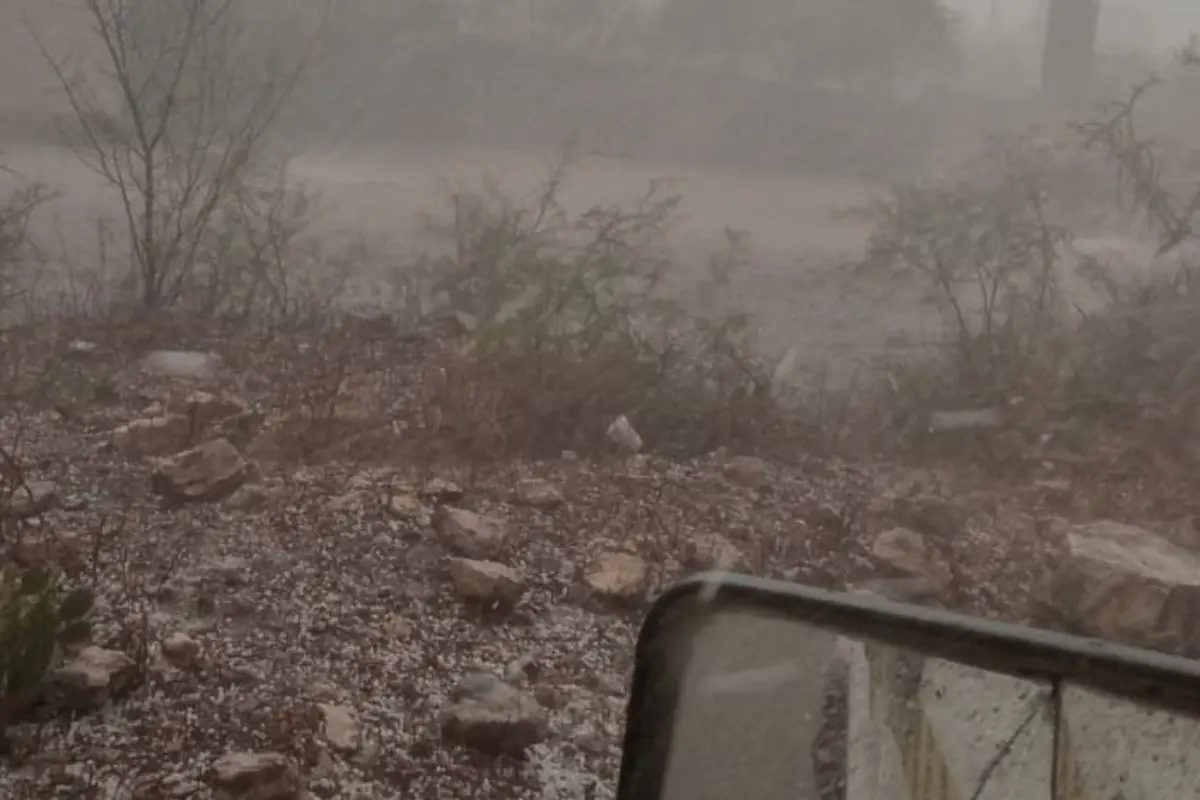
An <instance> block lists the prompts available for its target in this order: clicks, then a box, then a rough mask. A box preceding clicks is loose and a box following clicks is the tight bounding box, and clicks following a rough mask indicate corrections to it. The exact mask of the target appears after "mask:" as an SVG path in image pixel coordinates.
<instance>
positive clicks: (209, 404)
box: [185, 391, 250, 435]
mask: <svg viewBox="0 0 1200 800" xmlns="http://www.w3.org/2000/svg"><path fill="white" fill-rule="evenodd" d="M185 407H186V409H187V417H188V420H189V422H190V423H191V428H192V431H193V432H194V435H202V433H203V432H204V431H208V430H209V429H211V428H212V427H213V426H214V425H216V424H218V423H220V422H223V421H225V420H227V419H229V418H231V417H237V416H240V415H242V414H245V413H246V412H248V411H249V410H250V407H249V406H248V405H247V404H246V403H245V402H244V401H242V400H240V399H238V398H235V397H224V396H220V397H219V396H217V395H215V394H211V393H210V392H200V391H196V392H192V393H191V394H190V395H188V397H187V400H186V401H185Z"/></svg>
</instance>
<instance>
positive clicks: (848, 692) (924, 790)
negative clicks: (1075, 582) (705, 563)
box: [618, 574, 1200, 800]
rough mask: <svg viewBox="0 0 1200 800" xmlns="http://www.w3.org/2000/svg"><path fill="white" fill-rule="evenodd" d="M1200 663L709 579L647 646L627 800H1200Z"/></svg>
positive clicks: (925, 612) (801, 590)
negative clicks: (1192, 755) (1176, 799)
mask: <svg viewBox="0 0 1200 800" xmlns="http://www.w3.org/2000/svg"><path fill="white" fill-rule="evenodd" d="M1197 709H1200V664H1198V663H1196V662H1192V661H1189V660H1185V659H1179V658H1172V657H1168V656H1162V655H1159V654H1156V653H1150V652H1147V651H1141V650H1133V649H1130V648H1120V647H1114V646H1108V645H1104V644H1101V643H1098V642H1094V641H1091V640H1087V639H1080V638H1078V637H1070V636H1062V635H1058V634H1052V633H1048V632H1045V631H1038V630H1034V629H1030V628H1023V627H1020V626H1014V625H1002V624H999V623H992V622H987V621H984V620H979V619H974V618H971V617H966V616H962V615H957V614H952V613H949V612H946V611H942V610H938V609H931V608H926V607H921V606H916V605H912V604H907V603H900V602H895V601H891V600H888V599H885V598H882V597H879V596H874V595H870V594H851V593H833V592H824V591H821V590H816V589H809V588H805V587H801V586H798V585H794V584H788V583H781V582H772V581H762V580H756V579H752V578H744V577H739V576H730V575H720V574H708V575H704V576H699V577H697V578H695V579H692V580H689V581H686V582H684V583H683V584H681V585H679V586H677V587H675V588H674V589H672V590H671V591H669V592H667V594H666V595H664V597H663V598H661V599H660V600H659V601H658V602H657V603H656V604H655V606H654V608H653V610H652V611H651V613H650V615H649V617H648V618H647V620H646V623H645V624H644V626H643V629H642V634H641V637H640V639H639V644H638V653H637V665H636V670H635V676H634V692H633V697H632V700H631V703H630V707H629V718H628V720H627V731H626V740H625V752H624V756H623V763H622V770H621V785H620V787H619V793H618V798H619V800H708V798H712V800H717V798H722V799H723V800H724V799H725V798H729V797H737V798H739V800H777V799H778V798H796V799H797V800H808V798H814V799H816V800H835V799H836V800H842V799H843V798H845V800H892V799H893V798H894V799H895V800H926V799H927V798H928V799H929V800H934V799H935V798H936V799H938V800H941V799H943V798H944V799H945V800H986V798H1001V797H1004V798H1007V797H1021V798H1046V799H1047V800H1086V799H1088V798H1097V799H1098V800H1112V798H1114V797H1121V798H1123V799H1124V800H1140V798H1146V800H1150V798H1168V797H1170V798H1174V797H1200V759H1195V758H1192V759H1189V758H1188V754H1189V753H1196V752H1200V718H1198V717H1197V716H1195V715H1196V711H1197Z"/></svg>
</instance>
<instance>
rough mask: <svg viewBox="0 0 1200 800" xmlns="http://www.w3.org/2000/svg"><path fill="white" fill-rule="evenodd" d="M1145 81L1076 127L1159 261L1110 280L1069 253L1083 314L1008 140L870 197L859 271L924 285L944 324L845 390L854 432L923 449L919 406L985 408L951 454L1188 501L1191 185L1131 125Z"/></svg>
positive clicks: (1115, 495)
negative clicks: (919, 346) (1103, 161)
mask: <svg viewBox="0 0 1200 800" xmlns="http://www.w3.org/2000/svg"><path fill="white" fill-rule="evenodd" d="M1155 85H1156V83H1155V81H1150V82H1148V83H1146V84H1144V85H1141V86H1139V87H1137V88H1135V90H1134V91H1133V92H1132V94H1131V95H1130V97H1128V98H1127V99H1126V100H1124V101H1123V102H1120V103H1116V104H1114V105H1113V107H1112V110H1111V113H1110V114H1108V115H1107V116H1105V117H1103V118H1101V119H1098V120H1095V121H1092V122H1088V123H1085V124H1081V125H1077V126H1075V130H1076V132H1077V133H1079V134H1082V135H1083V143H1084V144H1085V145H1086V146H1088V147H1090V148H1091V149H1092V150H1093V152H1096V153H1099V154H1101V155H1103V156H1104V157H1105V158H1107V159H1108V161H1109V162H1110V164H1112V165H1114V166H1115V167H1116V172H1117V175H1116V180H1115V181H1113V183H1112V185H1113V189H1114V192H1113V194H1114V195H1117V194H1118V191H1117V190H1119V196H1120V198H1121V201H1122V203H1123V205H1124V206H1125V207H1126V208H1127V209H1136V210H1138V211H1140V212H1142V213H1143V214H1144V215H1145V217H1146V221H1147V223H1148V225H1149V227H1150V228H1151V230H1152V231H1153V232H1154V234H1155V235H1156V236H1157V238H1158V241H1159V243H1160V248H1159V253H1158V256H1159V258H1158V260H1157V261H1156V264H1155V265H1156V266H1162V265H1166V266H1167V269H1165V270H1163V269H1156V270H1151V269H1145V270H1144V271H1143V273H1142V274H1138V275H1134V276H1129V275H1122V274H1119V273H1118V272H1117V271H1116V270H1115V269H1113V268H1112V267H1111V266H1110V265H1107V264H1105V263H1102V262H1101V261H1100V260H1098V259H1097V258H1095V257H1089V256H1086V255H1084V254H1078V253H1077V255H1079V256H1080V259H1079V263H1078V272H1079V273H1080V275H1081V277H1083V278H1085V279H1086V280H1087V281H1088V282H1090V284H1091V286H1092V288H1093V290H1094V291H1095V293H1096V295H1097V296H1098V297H1099V298H1100V299H1101V301H1102V302H1101V303H1100V309H1099V310H1098V311H1085V310H1084V309H1082V308H1080V307H1078V306H1076V305H1075V304H1074V303H1071V302H1068V300H1069V298H1068V296H1067V295H1066V294H1065V293H1064V287H1063V285H1062V280H1063V278H1064V277H1065V274H1064V272H1063V265H1062V264H1061V263H1060V262H1061V259H1060V255H1061V254H1062V253H1063V252H1064V248H1065V247H1066V246H1067V245H1068V243H1069V241H1070V238H1071V237H1070V235H1069V231H1068V230H1066V229H1065V228H1064V227H1062V226H1060V225H1057V224H1056V223H1055V222H1054V219H1055V217H1054V214H1053V213H1052V212H1049V211H1048V210H1047V209H1048V205H1047V202H1046V194H1047V192H1046V190H1047V188H1048V187H1046V186H1045V184H1044V182H1043V181H1044V176H1045V172H1044V170H1041V169H1030V167H1029V162H1028V161H1026V160H1025V159H1024V158H1023V157H1022V155H1021V153H1022V151H1021V149H1020V147H1017V148H1016V149H1014V148H1011V147H1010V148H1006V149H1004V150H1000V151H994V152H993V154H992V155H991V156H990V157H989V159H985V161H984V162H982V163H983V164H984V165H985V166H986V167H987V168H985V169H980V168H979V167H980V165H979V164H974V165H972V166H971V167H970V168H969V169H967V170H965V171H964V172H962V173H958V174H956V175H955V176H952V178H951V179H949V180H947V181H944V182H940V183H937V184H934V185H927V186H908V187H903V188H901V189H899V190H897V191H896V192H895V193H894V194H893V195H892V196H891V197H890V198H889V199H888V200H887V201H885V202H884V203H882V204H881V205H880V206H878V207H876V208H875V209H873V213H874V214H875V219H876V222H877V227H876V230H875V235H874V237H873V239H872V250H871V253H872V256H873V258H871V259H869V260H868V262H867V264H866V265H865V266H864V267H862V270H863V271H865V272H866V273H867V274H869V275H871V276H872V277H880V276H886V277H888V278H889V279H895V280H897V281H899V282H900V283H901V284H902V285H904V286H907V287H909V288H912V287H914V286H915V287H917V288H919V289H920V290H923V291H924V292H926V293H927V296H928V298H929V299H930V301H931V302H932V303H933V305H934V307H935V308H936V309H937V310H938V311H939V312H940V314H941V316H942V319H943V321H944V322H945V328H944V330H945V336H944V339H943V340H942V347H941V349H940V350H939V351H938V352H937V353H935V354H934V355H933V356H932V357H930V358H924V359H919V360H917V361H916V362H910V363H904V364H896V363H894V362H893V363H889V364H887V365H886V366H885V369H884V370H883V371H884V375H883V378H882V379H881V380H880V381H879V382H878V384H876V385H875V386H874V387H873V388H874V390H873V391H870V392H865V393H864V394H863V396H861V397H857V398H854V402H855V403H856V413H857V414H858V420H859V422H858V424H857V426H856V427H857V429H858V430H860V431H863V432H866V433H868V434H870V435H871V438H870V440H869V441H870V444H871V445H872V446H873V447H875V448H880V447H892V448H896V447H899V448H900V449H902V450H905V451H906V452H908V453H910V454H914V453H920V454H928V451H927V450H922V449H921V448H922V447H926V446H928V445H929V444H930V443H931V442H933V441H946V438H947V437H945V436H941V437H938V436H931V435H930V430H929V424H930V420H931V414H932V412H935V411H939V410H967V409H991V410H994V411H995V412H997V414H996V417H995V418H994V419H998V420H999V422H998V424H997V423H995V422H994V421H992V422H989V423H987V424H983V425H980V426H978V427H977V428H976V429H973V430H969V431H965V432H955V433H953V435H951V436H950V437H949V438H950V439H952V440H953V441H955V442H957V443H958V445H959V449H958V452H957V453H956V455H957V456H958V457H959V458H963V459H965V460H966V461H969V462H970V463H972V464H973V465H976V466H979V467H981V468H985V469H994V468H999V467H1004V468H1007V467H1014V468H1015V469H1016V470H1017V471H1018V472H1019V473H1020V474H1023V475H1025V476H1028V475H1030V474H1036V475H1042V476H1043V477H1051V476H1054V477H1057V476H1064V477H1069V478H1072V479H1073V482H1072V485H1074V486H1080V487H1081V486H1087V487H1089V489H1088V491H1087V492H1083V491H1082V490H1078V491H1080V492H1082V494H1088V492H1091V495H1094V496H1095V498H1096V500H1097V504H1093V506H1094V507H1092V508H1091V510H1092V511H1093V512H1098V513H1109V514H1115V513H1119V512H1120V511H1122V510H1124V511H1128V510H1129V509H1130V508H1132V507H1133V506H1134V505H1137V506H1138V507H1140V508H1142V509H1143V510H1145V509H1148V508H1149V507H1151V506H1155V505H1157V506H1158V507H1159V509H1158V510H1159V513H1162V511H1163V510H1164V509H1168V508H1170V509H1173V510H1175V511H1180V510H1183V509H1185V508H1190V506H1189V503H1188V502H1185V501H1183V500H1182V499H1181V498H1185V496H1194V489H1195V488H1197V487H1194V486H1192V484H1193V483H1194V480H1193V479H1192V478H1191V477H1190V476H1191V475H1192V474H1194V473H1195V469H1194V468H1195V466H1196V463H1197V461H1198V460H1200V453H1198V452H1196V450H1195V448H1194V447H1193V446H1192V444H1191V442H1193V441H1194V440H1195V434H1197V433H1200V356H1197V355H1196V349H1195V340H1196V338H1195V337H1196V331H1197V330H1198V329H1200V301H1197V299H1196V293H1195V291H1194V290H1193V288H1192V287H1193V285H1194V283H1195V280H1196V261H1195V257H1194V252H1193V251H1192V246H1193V244H1194V239H1195V234H1194V233H1193V231H1194V219H1195V216H1196V213H1197V212H1198V211H1200V190H1196V189H1194V188H1193V187H1194V184H1192V185H1188V187H1187V188H1186V189H1184V190H1182V191H1181V190H1180V189H1179V188H1178V186H1179V185H1180V184H1179V182H1177V181H1175V180H1173V178H1174V177H1175V174H1176V173H1174V172H1173V171H1172V167H1171V165H1172V164H1178V163H1179V162H1177V161H1173V160H1171V159H1165V158H1163V157H1162V153H1161V152H1160V151H1159V149H1158V148H1157V146H1156V144H1155V143H1154V141H1152V140H1150V139H1149V138H1148V137H1147V136H1145V135H1144V134H1143V133H1142V132H1141V131H1140V129H1139V126H1138V125H1137V124H1136V123H1137V119H1138V116H1137V109H1138V107H1139V103H1141V102H1143V100H1144V98H1145V97H1147V96H1149V93H1150V91H1151V89H1152V88H1153V87H1154V86H1155ZM997 154H999V157H997ZM1167 256H1170V258H1169V259H1168V258H1167ZM1144 266H1146V267H1149V266H1151V265H1144ZM860 274H861V273H860ZM963 445H965V446H963ZM914 448H915V449H914ZM937 454H938V455H939V456H943V455H945V452H944V451H941V450H938V451H937ZM1091 495H1089V496H1091ZM1139 498H1140V499H1139ZM1101 501H1102V502H1101Z"/></svg>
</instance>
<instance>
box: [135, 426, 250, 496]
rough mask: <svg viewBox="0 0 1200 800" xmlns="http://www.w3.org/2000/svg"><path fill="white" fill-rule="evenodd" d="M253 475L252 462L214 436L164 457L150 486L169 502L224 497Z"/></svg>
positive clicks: (223, 440) (224, 441) (227, 443)
mask: <svg viewBox="0 0 1200 800" xmlns="http://www.w3.org/2000/svg"><path fill="white" fill-rule="evenodd" d="M249 475H250V465H249V464H248V463H247V461H246V460H245V459H244V458H242V456H241V454H240V453H239V452H238V451H237V448H235V447H234V446H233V445H232V444H230V443H229V442H228V441H226V440H225V439H214V440H212V441H211V442H205V443H204V444H202V445H199V446H198V447H193V448H192V449H191V450H185V451H183V452H182V453H177V454H176V455H174V456H171V457H170V458H167V459H164V460H163V461H162V462H161V463H160V464H159V465H158V468H157V469H156V470H155V471H154V475H153V476H152V478H151V489H152V490H153V491H154V493H155V494H158V495H161V496H162V497H163V498H164V499H165V500H166V501H167V502H168V503H172V504H178V503H188V502H204V501H214V500H222V499H224V498H226V497H228V496H229V495H231V494H233V493H234V492H235V491H237V490H238V489H239V488H240V487H241V485H242V484H243V483H245V481H246V479H247V478H248V477H249Z"/></svg>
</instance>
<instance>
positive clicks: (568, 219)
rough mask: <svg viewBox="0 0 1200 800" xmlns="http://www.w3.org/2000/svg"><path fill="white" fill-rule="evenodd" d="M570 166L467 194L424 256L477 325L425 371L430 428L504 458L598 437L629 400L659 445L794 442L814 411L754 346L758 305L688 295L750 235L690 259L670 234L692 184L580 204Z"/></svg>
mask: <svg viewBox="0 0 1200 800" xmlns="http://www.w3.org/2000/svg"><path fill="white" fill-rule="evenodd" d="M563 180H564V173H563V171H562V170H561V169H556V170H555V171H553V172H552V174H551V176H550V178H549V180H547V182H546V183H545V184H544V186H543V187H542V188H541V190H540V192H539V193H538V195H537V196H536V197H535V198H534V199H533V200H532V201H531V202H524V203H522V202H518V201H515V200H513V199H512V198H509V197H506V196H504V195H502V194H500V193H499V192H497V191H495V190H490V191H484V192H477V193H465V192H459V193H456V194H455V195H454V196H453V198H452V211H453V216H452V220H451V224H450V225H448V226H445V227H444V228H443V231H445V232H447V233H449V234H451V237H452V245H453V246H452V247H451V248H450V250H451V251H450V252H449V253H448V254H445V255H442V256H440V257H436V258H432V259H431V260H429V261H427V262H426V263H425V264H424V267H425V274H427V275H429V276H430V278H431V285H430V286H429V290H428V292H427V295H428V296H429V297H431V298H433V302H434V304H435V310H434V313H436V314H439V315H446V314H450V315H452V316H454V317H455V318H457V319H458V320H460V321H461V322H462V323H463V324H464V325H465V327H467V328H469V329H470V330H469V333H468V334H467V336H466V337H465V341H464V342H463V343H462V345H461V346H459V347H456V348H454V349H453V350H452V351H448V352H444V353H443V355H442V356H441V359H442V360H441V361H439V362H438V363H437V364H436V370H437V375H438V379H436V380H428V381H422V391H423V392H424V398H423V405H424V406H425V407H426V408H427V410H428V414H427V415H426V416H427V417H428V418H429V419H430V421H431V425H432V427H433V428H435V429H436V430H437V431H438V432H439V433H440V435H442V436H448V437H449V438H450V439H451V440H453V441H457V442H460V443H462V446H463V447H465V448H466V449H468V450H470V451H472V452H473V454H474V455H476V456H482V455H485V454H486V455H488V456H492V457H501V456H504V455H510V454H516V453H520V454H539V455H545V454H557V453H559V452H561V451H562V450H565V449H570V450H577V451H584V452H587V451H594V450H596V449H598V448H603V447H604V444H603V442H604V431H605V429H606V428H607V426H608V424H609V423H610V422H611V421H612V420H613V419H615V418H616V417H618V416H619V415H621V414H625V415H626V416H628V418H629V419H630V420H631V422H632V423H633V424H634V427H635V428H636V429H637V430H638V431H639V432H640V433H641V434H642V436H643V438H644V440H645V442H646V444H647V446H648V447H650V448H652V449H654V450H658V451H670V452H676V453H689V452H703V451H707V450H711V449H712V448H715V447H718V446H729V447H731V448H735V449H742V450H758V449H761V448H763V447H765V446H767V445H768V444H776V445H779V446H780V449H781V450H784V449H786V448H787V447H789V436H787V434H789V433H790V434H794V435H796V436H798V435H799V434H800V432H801V427H802V426H800V425H799V424H794V423H790V422H789V420H790V419H791V415H790V414H789V413H787V410H786V406H785V402H784V399H783V398H782V397H781V396H780V394H779V392H778V391H777V387H774V386H773V385H772V380H771V376H770V371H769V370H768V369H766V368H765V366H764V365H763V364H762V363H761V362H760V361H758V360H757V359H756V358H755V357H753V356H752V352H753V349H752V348H753V344H754V332H753V330H752V328H751V326H750V325H749V321H748V318H747V317H746V316H745V315H744V314H741V313H739V312H737V311H727V312H723V313H716V314H712V315H709V314H700V313H697V312H695V311H692V310H689V308H687V307H685V304H684V303H683V302H682V301H681V300H679V299H678V298H679V297H680V293H681V292H682V291H683V289H682V288H681V287H682V286H691V287H693V288H695V286H696V284H697V283H699V284H702V285H704V286H708V287H712V286H713V285H716V286H726V285H728V283H729V282H730V281H731V280H732V279H733V273H734V272H736V269H737V266H738V264H739V257H740V253H739V252H738V249H737V244H738V241H737V240H736V239H734V238H731V240H730V243H731V247H730V250H729V251H728V252H726V253H724V254H722V256H721V257H719V258H717V259H715V260H714V261H713V262H712V263H711V264H709V269H708V271H707V273H705V272H703V271H702V270H696V271H695V273H696V274H693V273H690V272H689V271H688V270H687V269H686V268H685V267H683V266H681V265H679V264H677V263H676V262H675V261H674V260H673V259H672V256H671V253H670V250H669V248H668V247H667V245H666V234H667V231H668V230H669V228H670V225H671V224H672V222H673V221H674V220H675V219H676V215H677V209H678V204H679V198H678V197H672V196H664V195H662V194H661V193H660V191H659V187H657V186H656V185H653V184H652V185H651V186H650V187H649V190H648V191H647V192H646V194H645V195H644V196H643V197H642V198H641V199H640V201H639V202H638V203H636V204H634V205H633V206H632V207H630V208H618V207H615V206H597V207H593V208H591V209H589V210H587V211H585V212H583V213H582V214H578V215H574V216H573V215H570V214H568V213H567V211H566V210H565V209H564V208H563V207H562V205H561V204H560V203H559V200H558V197H559V192H560V190H561V187H562V183H563ZM795 442H796V439H795V436H793V437H791V438H790V445H791V446H794V445H795Z"/></svg>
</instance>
